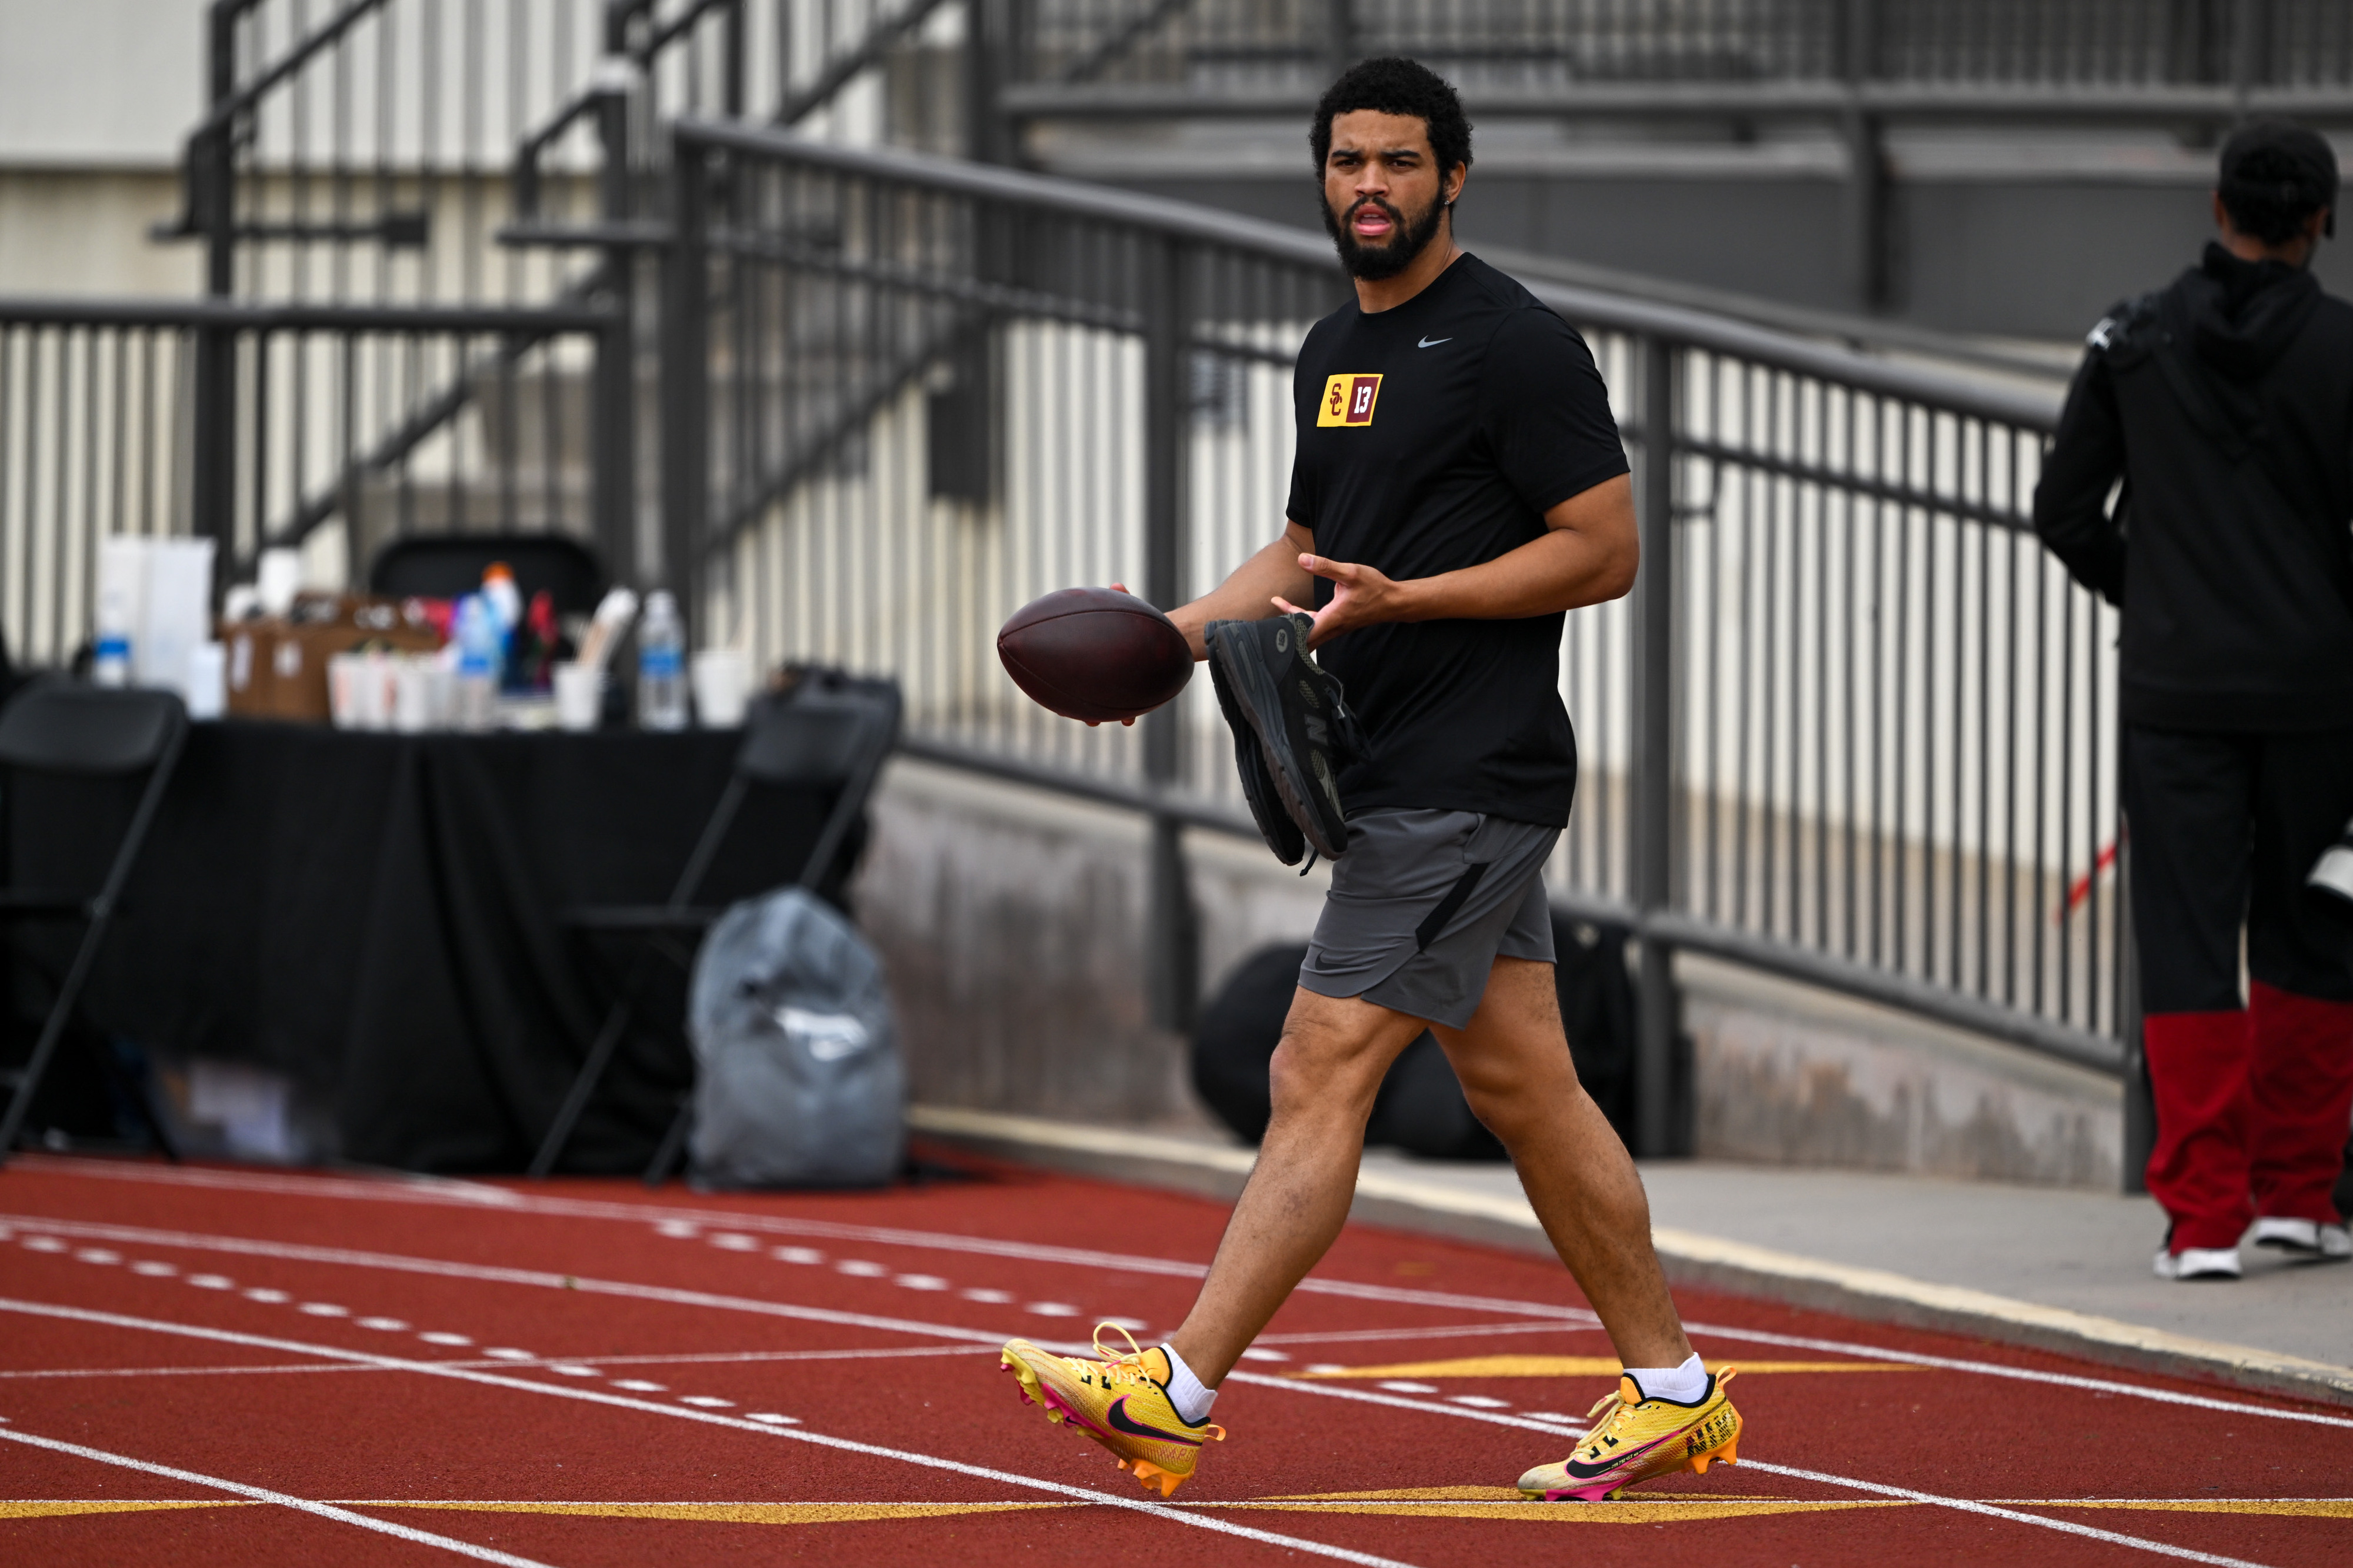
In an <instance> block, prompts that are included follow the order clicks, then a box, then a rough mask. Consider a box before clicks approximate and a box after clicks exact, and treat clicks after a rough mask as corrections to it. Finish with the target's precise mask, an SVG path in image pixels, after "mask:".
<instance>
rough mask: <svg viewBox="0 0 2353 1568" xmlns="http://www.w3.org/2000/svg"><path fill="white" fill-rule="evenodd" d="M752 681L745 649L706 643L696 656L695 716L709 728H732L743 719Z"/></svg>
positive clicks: (698, 721)
mask: <svg viewBox="0 0 2353 1568" xmlns="http://www.w3.org/2000/svg"><path fill="white" fill-rule="evenodd" d="M751 685H752V663H751V660H749V659H747V658H744V655H743V652H742V650H740V649H737V648H732V647H707V648H704V649H703V650H702V652H701V653H698V654H696V655H695V656H694V717H695V721H696V722H697V723H699V724H701V725H702V727H703V728H704V729H706V730H732V729H733V728H735V726H737V725H738V724H741V723H742V722H743V721H744V708H745V707H746V706H747V705H748V701H749V699H750V695H751V690H750V689H751Z"/></svg>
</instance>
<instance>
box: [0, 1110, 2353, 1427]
mask: <svg viewBox="0 0 2353 1568" xmlns="http://www.w3.org/2000/svg"><path fill="white" fill-rule="evenodd" d="M16 1168H18V1169H20V1170H27V1171H40V1172H43V1173H49V1174H53V1175H75V1176H90V1177H100V1178H105V1179H111V1180H118V1181H128V1182H151V1183H156V1184H167V1185H184V1186H205V1187H218V1188H224V1189H227V1190H231V1191H253V1192H269V1193H280V1194H289V1195H293V1196H302V1197H312V1198H336V1199H352V1200H369V1201H378V1202H384V1201H390V1202H402V1203H420V1204H438V1205H445V1206H447V1205H458V1206H460V1207H466V1208H471V1209H475V1210H477V1211H479V1210H480V1209H483V1208H485V1207H491V1208H497V1209H503V1210H509V1211H512V1212H516V1213H529V1214H538V1215H551V1216H555V1217H565V1218H575V1219H599V1220H614V1221H618V1222H620V1223H623V1224H627V1225H631V1226H646V1225H651V1226H654V1227H655V1228H656V1229H657V1230H660V1231H663V1232H665V1233H667V1234H671V1235H676V1236H680V1237H694V1236H697V1235H700V1234H702V1233H704V1232H706V1231H733V1232H765V1233H767V1234H770V1235H775V1236H797V1237H818V1238H829V1239H834V1240H841V1241H855V1242H866V1243H871V1244H877V1245H886V1246H894V1247H914V1248H928V1249H931V1250H934V1251H941V1252H958V1253H968V1254H977V1255H980V1256H984V1257H993V1258H1020V1259H1024V1260H1027V1261H1034V1262H1046V1263H1069V1264H1073V1265H1076V1266H1079V1267H1082V1268H1095V1269H1107V1270H1113V1271H1118V1272H1125V1273H1136V1274H1156V1275H1161V1276H1164V1277H1169V1278H1177V1279H1200V1278H1201V1277H1203V1276H1204V1275H1206V1274H1207V1273H1208V1267H1207V1266H1206V1265H1204V1264H1198V1263H1184V1262H1179V1261H1176V1259H1173V1258H1138V1257H1134V1256H1132V1255H1129V1254H1124V1253H1115V1252H1098V1251H1094V1250H1092V1249H1090V1248H1083V1247H1050V1246H1043V1245H1039V1244H1036V1243H1030V1242H1011V1241H998V1240H994V1239H991V1238H988V1237H970V1236H955V1235H949V1234H945V1233H943V1232H937V1231H919V1230H902V1229H899V1228H896V1227H892V1226H853V1225H843V1224H839V1223H838V1222H834V1221H827V1220H803V1219H792V1218H786V1217H783V1216H776V1215H744V1214H730V1213H726V1212H724V1211H719V1210H709V1209H680V1208H670V1207H667V1206H662V1207H656V1206H651V1205H635V1204H616V1203H609V1202H602V1201H597V1200H591V1199H582V1198H557V1197H550V1196H544V1195H541V1194H525V1193H518V1192H514V1191H512V1190H511V1189H509V1188H505V1187H493V1186H488V1185H484V1184H474V1183H466V1182H458V1181H453V1180H451V1179H449V1178H446V1177H418V1178H413V1179H412V1178H402V1177H388V1178H380V1179H375V1180H369V1181H362V1180H354V1179H353V1178H349V1177H318V1176H289V1175H277V1174H265V1173H251V1172H227V1171H205V1170H195V1169H190V1168H188V1167H186V1166H147V1165H132V1164H126V1163H121V1162H114V1161H87V1160H76V1159H72V1158H70V1157H61V1156H57V1155H41V1154H26V1155H25V1156H23V1157H22V1158H20V1159H19V1160H18V1161H17V1162H16ZM5 1225H13V1226H16V1228H18V1229H20V1230H26V1231H58V1232H62V1231H65V1230H67V1229H69V1228H70V1227H69V1226H64V1225H62V1224H60V1223H58V1222H55V1221H50V1220H47V1219H44V1218H42V1217H40V1216H38V1215H0V1226H5ZM92 1234H96V1233H95V1232H93V1233H92ZM26 1245H27V1246H30V1245H34V1243H33V1242H32V1241H29V1240H28V1241H27V1242H26ZM1298 1290H1299V1293H1300V1294H1303V1295H1327V1296H1338V1297H1342V1298H1348V1299H1355V1300H1368V1301H1386V1302H1391V1303H1395V1304H1398V1305H1403V1306H1426V1307H1452V1308H1456V1309H1459V1310H1465V1311H1476V1312H1494V1313H1497V1314H1499V1315H1502V1316H1505V1317H1514V1318H1542V1319H1546V1320H1550V1321H1556V1322H1558V1323H1560V1324H1561V1325H1562V1326H1564V1327H1577V1328H1598V1327H1599V1326H1600V1321H1601V1320H1600V1319H1599V1317H1597V1316H1596V1315H1595V1314H1593V1313H1592V1312H1590V1311H1588V1310H1584V1309H1581V1308H1576V1307H1564V1306H1561V1305H1558V1304H1557V1303H1554V1302H1548V1301H1523V1300H1511V1299H1508V1298H1501V1297H1493V1296H1465V1295H1458V1294H1454V1293H1451V1292H1447V1291H1435V1290H1407V1289H1398V1288H1397V1287H1393V1286H1383V1285H1363V1284H1356V1283H1354V1282H1351V1281H1347V1280H1336V1279H1316V1278H1314V1276H1310V1277H1309V1278H1308V1279H1303V1280H1302V1281H1300V1283H1299V1287H1298ZM962 1294H964V1295H965V1297H966V1298H968V1299H972V1300H1000V1299H1002V1300H1009V1298H1001V1297H999V1295H998V1293H997V1292H988V1293H987V1294H986V1295H984V1294H983V1293H982V1292H979V1291H974V1290H967V1291H964V1292H962ZM1684 1328H1685V1331H1687V1332H1690V1333H1694V1334H1701V1335H1711V1336H1714V1337H1715V1338H1718V1339H1729V1340H1734V1341H1736V1342H1746V1343H1751V1344H1773V1345H1784V1346H1789V1347H1794V1348H1802V1349H1809V1350H1821V1351H1830V1352H1835V1353H1838V1354H1841V1355H1853V1356H1860V1357H1862V1358H1864V1359H1866V1360H1876V1361H1887V1360H1903V1361H1907V1362H1911V1363H1915V1364H1918V1365H1922V1366H1934V1367H1937V1368H1939V1369H1940V1370H1944V1371H1948V1372H1961V1373H1972V1374H1975V1375H1978V1376H1984V1377H2000V1378H2008V1379H2010V1380H2013V1381H2016V1382H2022V1383H2039V1384H2043V1385H2045V1386H2047V1387H2052V1388H2073V1389H2077V1390H2081V1391H2084V1392H2089V1393H2097V1394H2116V1395H2118V1396H2121V1397H2124V1398H2128V1399H2147V1400H2151V1401H2154V1402H2156V1403H2158V1404H2162V1405H2184V1406H2187V1407H2189V1408H2191V1409H2199V1410H2216V1411H2221V1412H2224V1413H2227V1414H2231V1415H2254V1416H2262V1417H2264V1418H2266V1419H2269V1420H2274V1421H2300V1422H2305V1423H2308V1424H2310V1425H2313V1426H2336V1427H2343V1428H2353V1419H2348V1418H2347V1417H2343V1416H2336V1415H2320V1414H2317V1413H2316V1412H2313V1411H2306V1410H2279V1409H2274V1408H2271V1407H2269V1406H2266V1405H2248V1404H2245V1403H2242V1402H2241V1401H2237V1400H2228V1399H2217V1398H2213V1397H2211V1396H2207V1395H2200V1394H2181V1393H2176V1392H2174V1391H2173V1390H2170V1389H2159V1388H2148V1387H2144V1386H2142V1385H2140V1384H2130V1383H2121V1382H2117V1381H2115V1380H2113V1379H2108V1378H2087V1377H2081V1376H2076V1375H2073V1374H2071V1373H2054V1372H2043V1371H2040V1370H2037V1369H2034V1368H2030V1367H2021V1366H2009V1365H2005V1364H2003V1363H1999V1362H1986V1361H1976V1360H1968V1359H1960V1358H1955V1357H1938V1356H1924V1355H1916V1354H1915V1353H1913V1352H1909V1351H1898V1350H1894V1349H1891V1348H1889V1347H1888V1346H1885V1345H1874V1344H1865V1343H1861V1342H1854V1341H1850V1340H1828V1339H1816V1338H1805V1337H1799V1336H1792V1335H1784V1334H1775V1333H1769V1332H1766V1331H1759V1330H1752V1329H1739V1328H1730V1327H1725V1326H1721V1325H1716V1324H1707V1323H1687V1324H1685V1325H1684Z"/></svg>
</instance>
